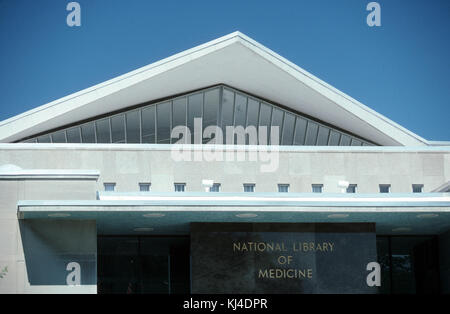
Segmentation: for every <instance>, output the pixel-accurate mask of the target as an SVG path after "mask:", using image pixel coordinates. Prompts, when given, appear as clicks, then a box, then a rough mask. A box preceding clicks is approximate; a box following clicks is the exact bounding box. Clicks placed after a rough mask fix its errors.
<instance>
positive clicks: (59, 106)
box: [0, 32, 430, 146]
mask: <svg viewBox="0 0 450 314" xmlns="http://www.w3.org/2000/svg"><path fill="white" fill-rule="evenodd" d="M215 84H226V85H229V86H232V87H235V88H238V89H240V90H242V91H245V92H248V93H250V94H254V95H256V96H259V97H262V98H265V99H267V100H270V101H273V102H275V103H280V104H283V105H284V106H286V107H288V108H292V109H293V110H296V111H299V112H301V113H305V114H307V115H310V116H312V117H315V118H317V119H320V120H322V121H324V122H327V123H330V124H332V125H335V126H337V127H340V128H342V129H344V130H348V131H350V132H352V133H354V134H356V135H358V136H361V137H363V138H366V139H368V140H371V141H373V142H375V143H377V144H380V145H384V146H424V145H430V143H429V142H428V141H427V140H425V139H423V138H421V137H420V136H418V135H416V134H414V133H413V132H411V131H409V130H407V129H405V128H404V127H402V126H400V125H398V124H397V123H395V122H393V121H391V120H389V119H388V118H386V117H384V116H383V115H381V114H379V113H377V112H375V111H373V110H372V109H370V108H368V107H367V106H365V105H363V104H362V103H360V102H358V101H356V100H355V99H353V98H351V97H350V96H348V95H346V94H344V93H343V92H341V91H339V90H337V89H335V88H334V87H332V86H330V85H328V84H327V83H325V82H323V81H321V80H320V79H318V78H316V77H315V76H313V75H311V74H310V73H308V72H306V71H305V70H303V69H301V68H300V67H298V66H297V65H295V64H293V63H291V62H290V61H288V60H286V59H285V58H283V57H281V56H279V55H278V54H276V53H275V52H273V51H271V50H270V49H268V48H266V47H264V46H263V45H261V44H259V43H258V42H256V41H254V40H253V39H251V38H249V37H247V36H245V35H244V34H242V33H240V32H234V33H232V34H229V35H226V36H224V37H221V38H218V39H216V40H213V41H210V42H208V43H206V44H203V45H200V46H198V47H195V48H192V49H189V50H186V51H184V52H181V53H178V54H176V55H174V56H171V57H168V58H166V59H163V60H161V61H158V62H155V63H152V64H150V65H147V66H145V67H142V68H140V69H137V70H134V71H132V72H129V73H127V74H124V75H121V76H119V77H116V78H114V79H111V80H108V81H106V82H104V83H101V84H98V85H95V86H92V87H90V88H87V89H84V90H82V91H79V92H77V93H74V94H71V95H68V96H66V97H63V98H61V99H58V100H55V101H52V102H50V103H48V104H45V105H42V106H40V107H37V108H35V109H32V110H29V111H27V112H25V113H22V114H20V115H17V116H15V117H12V118H9V119H7V120H4V121H2V122H0V142H3V143H7V142H13V141H17V140H20V139H22V138H25V137H28V136H32V135H34V134H37V133H40V132H45V131H47V130H50V129H54V128H58V127H62V126H64V125H67V124H70V123H74V122H77V121H80V120H85V119H89V118H91V117H95V116H98V115H101V114H105V113H108V112H112V111H116V110H120V109H122V108H126V107H129V106H133V105H137V104H140V103H144V102H148V101H152V100H157V99H160V98H164V97H168V96H172V95H176V94H180V93H184V92H187V91H192V90H196V89H201V88H204V87H208V86H211V85H215Z"/></svg>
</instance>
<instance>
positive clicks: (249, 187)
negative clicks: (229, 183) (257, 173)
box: [244, 183, 255, 192]
mask: <svg viewBox="0 0 450 314" xmlns="http://www.w3.org/2000/svg"><path fill="white" fill-rule="evenodd" d="M244 192H255V185H254V184H253V183H246V184H244Z"/></svg>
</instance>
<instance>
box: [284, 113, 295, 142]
mask: <svg viewBox="0 0 450 314" xmlns="http://www.w3.org/2000/svg"><path fill="white" fill-rule="evenodd" d="M294 125H295V116H294V115H292V114H289V113H285V115H284V123H283V138H282V145H292V141H293V139H294Z"/></svg>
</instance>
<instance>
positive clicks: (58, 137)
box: [52, 131, 66, 143]
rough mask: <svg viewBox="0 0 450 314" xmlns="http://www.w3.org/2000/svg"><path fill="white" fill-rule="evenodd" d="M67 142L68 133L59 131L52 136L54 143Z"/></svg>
mask: <svg viewBox="0 0 450 314" xmlns="http://www.w3.org/2000/svg"><path fill="white" fill-rule="evenodd" d="M65 142H66V132H65V131H58V132H55V133H53V134H52V143H65Z"/></svg>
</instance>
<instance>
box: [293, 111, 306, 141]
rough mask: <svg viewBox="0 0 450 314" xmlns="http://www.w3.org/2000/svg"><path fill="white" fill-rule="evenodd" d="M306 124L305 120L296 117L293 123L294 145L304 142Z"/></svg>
mask: <svg viewBox="0 0 450 314" xmlns="http://www.w3.org/2000/svg"><path fill="white" fill-rule="evenodd" d="M307 124H308V121H307V120H305V119H302V118H300V117H297V122H296V123H295V135H294V145H303V144H304V142H305V135H306V126H307Z"/></svg>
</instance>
